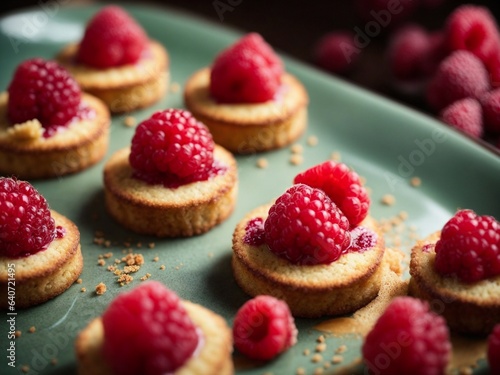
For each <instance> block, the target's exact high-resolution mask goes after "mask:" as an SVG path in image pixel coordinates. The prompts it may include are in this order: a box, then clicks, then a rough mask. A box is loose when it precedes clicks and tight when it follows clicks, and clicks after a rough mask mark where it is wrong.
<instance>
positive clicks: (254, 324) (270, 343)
mask: <svg viewBox="0 0 500 375" xmlns="http://www.w3.org/2000/svg"><path fill="white" fill-rule="evenodd" d="M233 341H234V346H235V348H236V349H238V350H239V351H240V352H241V353H243V354H244V355H246V356H248V357H250V358H253V359H258V360H270V359H273V358H274V357H276V356H277V355H278V354H281V353H283V352H284V351H285V350H287V349H288V348H290V347H292V346H293V345H295V343H296V342H297V328H296V327H295V322H294V319H293V317H292V314H291V313H290V309H289V308H288V305H287V304H286V303H285V302H284V301H281V300H279V299H276V298H274V297H271V296H264V295H262V296H257V297H255V298H253V299H251V300H249V301H247V302H246V303H245V304H244V305H243V306H242V307H241V308H240V309H239V310H238V312H237V313H236V317H235V318H234V323H233Z"/></svg>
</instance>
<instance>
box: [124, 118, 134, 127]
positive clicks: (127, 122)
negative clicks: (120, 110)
mask: <svg viewBox="0 0 500 375" xmlns="http://www.w3.org/2000/svg"><path fill="white" fill-rule="evenodd" d="M123 124H124V125H125V126H126V127H128V128H133V127H134V126H136V125H137V120H136V118H135V117H134V116H126V117H125V118H124V119H123Z"/></svg>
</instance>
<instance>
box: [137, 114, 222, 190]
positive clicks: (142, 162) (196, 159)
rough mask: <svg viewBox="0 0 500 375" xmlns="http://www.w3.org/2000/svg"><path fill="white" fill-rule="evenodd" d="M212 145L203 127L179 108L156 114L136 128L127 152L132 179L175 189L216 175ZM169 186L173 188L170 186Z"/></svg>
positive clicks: (219, 167) (218, 167)
mask: <svg viewBox="0 0 500 375" xmlns="http://www.w3.org/2000/svg"><path fill="white" fill-rule="evenodd" d="M213 151H214V142H213V139H212V135H211V134H210V132H209V130H208V129H207V127H206V126H205V125H204V124H202V123H201V122H199V121H197V120H196V119H195V118H194V117H193V116H192V115H191V113H189V112H188V111H185V110H181V109H167V110H164V111H161V112H156V113H155V114H153V115H152V116H151V117H150V118H149V119H147V120H145V121H143V122H142V123H140V124H139V126H138V127H137V129H136V131H135V134H134V137H133V138H132V146H131V152H130V165H131V166H132V168H134V169H135V171H136V173H135V176H136V177H137V178H140V179H142V180H145V181H146V182H149V183H161V182H164V183H165V184H166V185H168V184H171V185H170V186H178V185H179V184H183V183H188V182H193V181H202V180H206V179H208V178H210V177H211V176H213V175H214V174H218V173H220V172H221V171H222V170H223V167H222V166H218V165H217V164H216V163H214V157H213ZM172 183H173V185H172Z"/></svg>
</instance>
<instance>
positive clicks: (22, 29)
mask: <svg viewBox="0 0 500 375" xmlns="http://www.w3.org/2000/svg"><path fill="white" fill-rule="evenodd" d="M97 9H98V8H96V7H84V8H71V7H69V8H57V7H56V8H54V9H51V10H47V9H42V8H37V9H32V10H27V11H25V12H22V13H16V14H13V15H9V16H6V17H4V18H2V19H0V51H1V56H2V58H1V60H2V62H1V66H2V69H1V76H0V90H2V91H3V90H5V89H6V87H7V85H8V83H9V81H10V77H11V76H12V73H13V71H14V69H15V67H16V66H17V64H18V63H19V62H21V61H23V60H24V59H27V58H30V57H35V56H41V57H44V58H51V57H52V56H54V55H55V54H56V53H57V52H58V50H59V49H60V48H61V47H62V46H63V45H65V44H66V43H69V42H73V41H75V40H78V39H79V37H80V36H81V34H82V31H83V28H84V25H85V22H86V21H87V20H88V19H89V18H90V17H91V15H92V14H94V13H95V12H96V10H97ZM127 9H128V10H129V11H130V12H131V13H132V15H133V16H134V17H135V18H136V19H137V20H138V21H139V22H140V23H141V24H142V25H143V27H144V28H145V29H146V30H147V32H148V33H149V35H150V37H151V38H153V39H157V40H159V41H160V42H162V43H163V44H164V45H165V46H166V47H167V48H168V50H169V53H170V56H171V74H172V81H173V82H176V83H179V84H180V85H181V90H179V91H178V92H175V93H174V92H171V93H170V94H169V95H168V96H167V97H166V98H164V99H162V100H161V101H160V102H159V103H157V104H155V105H154V106H153V107H150V108H148V109H146V110H141V111H137V112H135V113H133V116H134V117H135V118H136V119H137V120H139V121H141V120H143V119H145V118H147V117H148V116H149V115H150V114H151V113H153V112H154V111H156V110H158V109H164V108H167V107H183V102H182V86H183V84H184V82H185V81H186V79H187V78H188V77H189V75H190V74H191V73H192V72H194V71H195V70H197V69H199V68H201V67H203V66H206V65H209V64H210V63H211V61H212V60H213V58H214V56H215V55H216V54H217V53H218V52H219V51H220V50H221V49H223V48H224V47H226V46H228V45H229V44H230V43H232V42H234V41H235V40H236V39H237V38H238V37H239V36H241V33H237V32H235V31H230V30H227V29H223V28H221V27H219V26H217V25H214V24H211V23H207V22H205V21H203V20H199V19H194V18H192V17H190V16H187V15H184V14H180V13H177V12H173V11H169V10H168V9H160V8H147V7H139V6H129V7H127ZM284 61H285V63H286V68H287V70H288V71H289V72H291V73H292V74H295V75H296V76H298V77H299V79H300V80H301V81H302V82H303V83H304V85H305V86H306V88H307V90H308V92H309V95H310V106H309V128H308V131H307V133H306V134H305V135H304V136H303V137H302V139H301V140H300V141H299V143H300V144H302V145H303V146H304V154H303V156H304V162H303V164H301V165H292V164H291V163H290V162H289V158H290V155H291V152H290V149H289V148H287V149H283V150H279V151H275V152H269V153H266V154H264V155H249V156H243V157H238V158H237V160H238V166H239V177H240V192H239V198H238V203H237V207H236V210H235V212H234V213H233V215H232V216H231V217H230V218H229V220H227V221H226V222H224V223H223V224H221V225H220V226H218V227H216V228H215V229H213V230H212V231H211V232H209V233H207V234H205V235H203V236H199V237H194V238H189V239H176V240H160V239H156V238H151V237H143V236H138V235H135V234H133V233H131V232H127V231H126V230H124V229H122V228H121V227H120V226H118V225H117V224H115V223H114V222H113V221H112V220H111V219H110V218H109V216H108V215H107V214H106V212H105V211H104V209H103V191H102V167H103V164H104V161H103V162H101V163H99V164H97V165H96V166H94V167H92V168H90V169H88V170H86V171H84V172H81V173H79V174H76V175H72V176H66V177H62V178H56V179H52V180H46V181H36V182H34V185H35V187H36V188H37V189H38V190H39V191H40V192H41V193H42V194H43V195H44V196H45V197H46V198H47V200H48V202H49V204H50V206H51V208H53V209H55V210H56V211H59V212H60V213H62V214H64V215H66V216H67V217H68V218H70V219H71V220H73V221H74V222H75V223H77V225H78V226H79V229H80V231H81V244H82V250H83V254H84V262H85V268H84V271H83V274H82V276H81V278H82V280H83V283H82V284H81V285H78V284H75V285H73V286H72V287H71V288H70V289H69V290H68V291H66V292H65V293H64V294H63V295H61V296H59V297H57V298H55V299H54V300H51V301H49V302H47V303H45V304H43V305H41V306H37V307H34V308H31V309H28V310H25V311H19V312H18V315H17V317H16V328H17V329H18V330H21V331H22V336H21V337H20V338H19V339H18V340H16V368H11V367H9V366H7V359H6V357H5V355H2V359H1V362H0V373H2V374H18V373H21V371H20V368H21V366H23V365H28V366H29V367H30V372H29V374H66V373H67V374H72V373H75V361H74V353H73V341H74V338H75V336H76V334H77V333H78V331H79V330H80V329H81V328H82V327H84V326H85V325H86V324H87V323H88V322H89V321H90V320H91V319H92V318H93V317H95V316H97V315H100V314H101V313H102V312H103V310H104V309H105V308H106V306H107V305H108V304H109V302H110V301H111V300H112V299H113V297H114V296H116V295H117V294H118V293H120V292H122V291H126V290H130V289H131V287H132V286H134V285H138V284H139V283H140V281H139V280H138V278H139V277H140V276H143V275H144V274H145V273H146V272H149V273H151V275H152V276H151V278H152V279H155V280H161V281H162V282H164V283H165V284H166V285H167V286H168V287H170V288H171V289H173V290H175V291H176V292H177V293H178V294H179V295H180V296H181V297H182V298H184V299H189V300H191V301H193V302H197V303H200V304H202V305H204V306H206V307H208V308H210V309H212V310H214V311H215V312H217V313H219V314H221V315H223V316H224V317H225V318H226V319H227V320H228V322H229V323H230V324H231V323H232V319H233V317H234V314H235V312H236V310H237V309H238V308H239V307H240V306H241V305H242V304H243V303H244V302H245V301H246V300H247V298H248V297H247V296H246V295H245V294H244V293H243V292H242V291H241V290H240V289H239V288H238V286H237V285H236V284H235V281H234V279H233V277H232V271H231V267H230V256H231V236H232V232H233V229H234V227H235V225H236V223H237V222H238V221H239V220H240V219H241V218H242V217H243V216H244V214H245V213H246V212H248V211H249V210H251V209H253V208H254V207H256V206H258V205H261V204H264V203H267V202H269V201H270V200H272V199H274V198H276V197H277V196H278V195H279V194H281V193H282V192H283V191H284V190H286V189H287V188H288V187H289V186H290V185H291V182H292V179H293V177H294V176H295V174H297V173H298V172H300V171H302V170H304V169H305V168H307V167H309V166H312V165H315V164H317V163H320V162H322V161H324V160H327V159H328V158H330V155H331V153H332V152H334V151H335V152H339V153H340V154H341V156H342V161H343V162H345V163H346V164H348V165H349V166H351V167H352V168H354V169H355V170H356V171H357V172H358V173H359V174H360V175H361V176H364V177H365V178H366V184H367V186H369V187H370V189H371V191H372V193H371V197H372V206H371V215H372V216H374V217H375V218H377V219H384V218H390V217H393V216H394V215H397V214H398V213H399V212H401V211H406V212H407V214H408V219H407V222H406V223H407V225H410V226H414V227H415V228H416V231H417V233H418V234H419V235H420V236H424V235H427V234H429V233H431V232H433V231H435V230H438V229H439V228H440V227H442V225H443V224H444V223H445V222H446V221H447V220H448V219H449V218H450V216H451V215H452V214H453V213H454V212H455V210H456V209H457V208H471V209H474V210H475V211H476V212H478V213H480V214H490V215H493V216H495V217H496V218H500V198H499V192H500V159H499V158H498V157H497V156H495V155H494V154H493V153H491V152H489V151H488V150H485V149H483V148H481V147H480V146H478V145H477V144H475V143H473V142H471V141H470V140H468V139H466V138H465V137H462V136H461V135H460V134H458V133H456V132H454V131H452V130H450V129H449V128H447V127H445V126H443V125H442V124H441V123H438V122H436V121H434V120H432V119H430V118H428V117H425V116H423V115H421V114H419V113H417V112H414V111H412V110H410V109H408V108H406V107H403V106H400V105H397V104H394V103H393V102H390V101H387V100H385V99H382V98H379V97H377V96H374V95H372V94H370V93H368V92H365V91H362V90H360V89H358V88H356V87H353V86H351V85H349V84H347V83H345V82H343V81H340V80H336V79H334V78H332V77H331V76H327V75H325V74H323V73H321V72H318V71H316V70H314V69H312V68H310V67H308V66H306V65H303V64H300V63H298V62H296V61H292V60H291V59H288V58H286V57H284ZM123 121H124V116H116V117H114V119H113V124H112V133H111V145H110V150H109V153H108V155H107V157H109V155H111V153H112V152H114V151H115V150H117V149H119V148H122V147H125V146H127V145H129V143H130V140H131V137H132V136H133V132H134V129H133V128H128V127H126V126H124V125H123ZM310 136H314V137H317V139H318V140H319V142H318V144H317V145H316V146H311V145H309V144H308V142H307V139H308V138H309V137H310ZM259 157H265V158H266V159H267V160H268V162H269V166H268V168H266V169H259V168H257V167H256V161H257V159H258V158H259ZM412 177H419V178H420V179H421V181H422V185H421V186H420V187H418V188H415V187H412V186H411V185H410V183H409V180H410V179H411V178H412ZM385 194H392V195H393V196H394V197H395V198H396V203H395V204H394V205H392V206H387V205H383V204H381V203H380V201H381V198H382V197H383V196H384V195H385ZM96 231H102V232H103V233H104V235H105V238H106V239H108V240H110V241H111V245H110V247H109V248H104V247H103V246H99V245H96V244H94V242H93V239H94V233H95V232H96ZM125 242H128V244H126V243H125ZM151 242H154V243H155V247H154V248H153V249H149V248H148V246H147V244H149V243H151ZM138 243H141V244H142V247H138ZM128 247H131V248H133V249H134V251H135V252H140V253H142V254H143V255H144V257H145V261H146V262H145V265H144V266H143V267H142V269H141V270H140V271H139V274H138V275H136V280H135V281H134V282H132V283H131V284H129V285H128V286H124V287H120V286H119V285H118V284H117V283H116V282H115V278H114V277H113V274H112V273H111V272H109V271H107V270H106V267H102V266H98V265H97V261H98V256H99V254H104V253H106V252H112V253H113V257H111V258H110V259H109V260H108V261H107V263H108V264H111V263H112V262H113V260H114V259H115V258H120V257H121V256H122V250H123V249H126V248H128ZM404 250H405V251H407V250H408V246H405V247H404ZM154 257H158V258H159V261H158V262H153V258H154ZM162 264H163V265H165V270H160V265H162ZM99 282H104V283H105V284H107V286H108V291H107V293H106V294H104V295H103V296H96V295H95V294H94V293H93V290H94V288H95V286H96V285H97V284H98V283H99ZM82 287H85V288H86V289H87V292H85V293H82V292H81V291H80V289H81V288H82ZM3 314H6V312H3ZM3 319H5V320H6V319H7V315H4V318H3ZM5 320H4V321H5ZM323 320H326V319H322V320H308V319H299V320H298V321H297V323H298V328H299V331H300V334H299V343H298V344H297V345H296V346H295V347H293V348H292V349H291V350H289V351H288V352H287V353H285V354H284V355H282V356H281V357H279V358H278V359H276V360H275V361H273V362H271V363H268V364H267V365H259V366H256V365H255V364H251V363H249V362H245V361H240V360H239V359H238V358H236V360H237V363H238V366H237V367H238V373H245V374H263V373H266V372H269V373H273V374H295V373H296V369H297V368H298V367H303V368H305V369H306V370H307V373H312V372H313V369H315V368H317V367H321V364H322V363H319V364H317V363H312V362H311V357H310V356H304V355H303V351H304V349H306V348H308V349H310V350H311V351H314V348H315V346H316V338H317V337H318V335H319V334H320V333H319V332H318V331H317V330H315V329H314V327H315V326H316V325H317V324H318V323H320V322H321V321H323ZM31 326H35V327H36V332H35V333H31V334H30V333H28V329H29V328H30V327H31ZM6 329H7V325H6V324H2V328H1V332H0V334H1V341H0V342H1V343H2V345H1V348H2V352H3V353H4V354H5V351H6V349H7V348H8V347H9V346H8V341H9V340H7V330H6ZM327 343H328V348H329V349H328V350H329V352H328V353H326V352H325V353H324V358H325V360H329V359H330V358H331V356H332V355H333V352H334V349H335V348H337V347H338V346H339V345H341V344H346V345H347V347H348V351H347V352H346V353H345V355H344V364H346V363H349V362H350V361H352V360H353V359H355V358H357V357H359V346H360V340H359V339H358V338H356V337H341V338H338V337H328V338H327ZM54 358H56V359H57V364H55V365H54V364H52V363H51V361H52V359H54ZM336 366H337V367H336ZM338 368H339V365H332V367H330V368H329V369H328V371H325V373H327V372H332V373H334V372H335V369H338ZM480 368H482V370H479V372H481V371H485V370H484V368H485V366H484V364H483V365H481V366H480ZM360 371H361V372H362V370H360Z"/></svg>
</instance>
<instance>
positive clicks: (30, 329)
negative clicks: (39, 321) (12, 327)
mask: <svg viewBox="0 0 500 375" xmlns="http://www.w3.org/2000/svg"><path fill="white" fill-rule="evenodd" d="M28 332H29V333H35V332H36V328H35V326H31V327H30V328H29V329H28Z"/></svg>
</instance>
